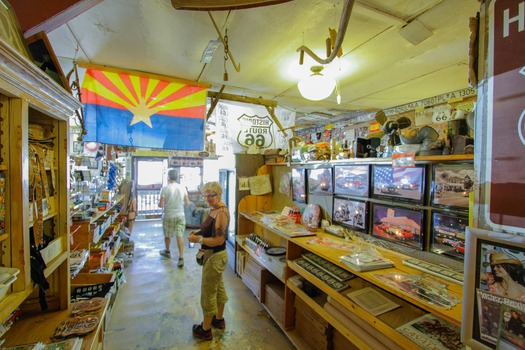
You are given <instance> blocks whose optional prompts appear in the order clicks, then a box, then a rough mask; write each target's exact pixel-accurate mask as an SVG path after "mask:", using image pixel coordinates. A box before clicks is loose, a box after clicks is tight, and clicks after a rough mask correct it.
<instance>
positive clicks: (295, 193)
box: [292, 167, 306, 203]
mask: <svg viewBox="0 0 525 350" xmlns="http://www.w3.org/2000/svg"><path fill="white" fill-rule="evenodd" d="M292 199H293V201H294V202H297V203H306V176H305V170H304V169H301V168H296V167H294V168H292Z"/></svg>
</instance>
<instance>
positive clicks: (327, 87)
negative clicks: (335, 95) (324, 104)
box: [297, 66, 335, 101]
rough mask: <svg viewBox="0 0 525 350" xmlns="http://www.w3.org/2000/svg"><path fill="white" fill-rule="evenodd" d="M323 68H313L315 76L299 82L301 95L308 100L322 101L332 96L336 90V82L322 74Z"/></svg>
mask: <svg viewBox="0 0 525 350" xmlns="http://www.w3.org/2000/svg"><path fill="white" fill-rule="evenodd" d="M322 69H323V68H322V67H321V66H313V67H312V68H311V70H312V72H313V74H312V75H310V76H309V77H307V78H305V79H303V80H301V81H299V83H298V84H297V87H298V88H299V92H300V93H301V95H302V96H303V97H304V98H306V99H307V100H312V101H320V100H324V99H325V98H327V97H328V96H330V95H331V94H332V92H333V91H334V89H335V80H334V79H333V78H329V77H325V76H324V75H322V74H321V70H322Z"/></svg>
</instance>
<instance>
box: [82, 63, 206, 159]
mask: <svg viewBox="0 0 525 350" xmlns="http://www.w3.org/2000/svg"><path fill="white" fill-rule="evenodd" d="M128 72H129V71H128ZM206 96H207V86H206V85H203V84H198V83H195V85H193V84H188V82H182V81H180V80H177V79H174V78H169V77H165V78H164V77H158V76H153V75H147V74H142V73H138V72H137V73H136V74H128V73H126V74H124V73H119V72H114V71H101V70H95V69H87V70H86V74H85V77H84V80H83V82H82V89H81V99H82V103H83V105H84V118H85V128H86V131H87V135H86V136H85V137H84V141H94V142H100V143H104V144H110V145H120V146H132V147H143V148H160V149H175V150H188V151H195V150H203V149H204V129H205V128H204V124H205V118H206Z"/></svg>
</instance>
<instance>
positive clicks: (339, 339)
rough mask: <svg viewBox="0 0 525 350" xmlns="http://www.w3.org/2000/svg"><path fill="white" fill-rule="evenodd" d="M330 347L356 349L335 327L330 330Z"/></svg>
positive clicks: (338, 349)
mask: <svg viewBox="0 0 525 350" xmlns="http://www.w3.org/2000/svg"><path fill="white" fill-rule="evenodd" d="M332 349H333V350H358V349H359V348H358V347H357V346H355V345H354V344H353V343H352V342H351V341H350V340H348V339H346V337H345V336H344V335H342V334H341V333H340V332H339V331H338V330H337V329H335V328H334V330H333V332H332Z"/></svg>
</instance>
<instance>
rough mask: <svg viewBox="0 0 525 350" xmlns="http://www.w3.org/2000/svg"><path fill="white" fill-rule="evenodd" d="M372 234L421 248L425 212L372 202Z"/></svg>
mask: <svg viewBox="0 0 525 350" xmlns="http://www.w3.org/2000/svg"><path fill="white" fill-rule="evenodd" d="M371 216H372V227H371V233H372V236H374V237H377V238H380V239H384V240H387V241H391V242H394V243H399V244H403V245H406V246H409V247H412V248H415V249H418V250H423V247H424V246H423V243H424V233H425V232H424V231H425V213H424V211H423V210H417V209H408V208H404V207H398V206H393V205H382V204H377V203H373V204H372V209H371Z"/></svg>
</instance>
